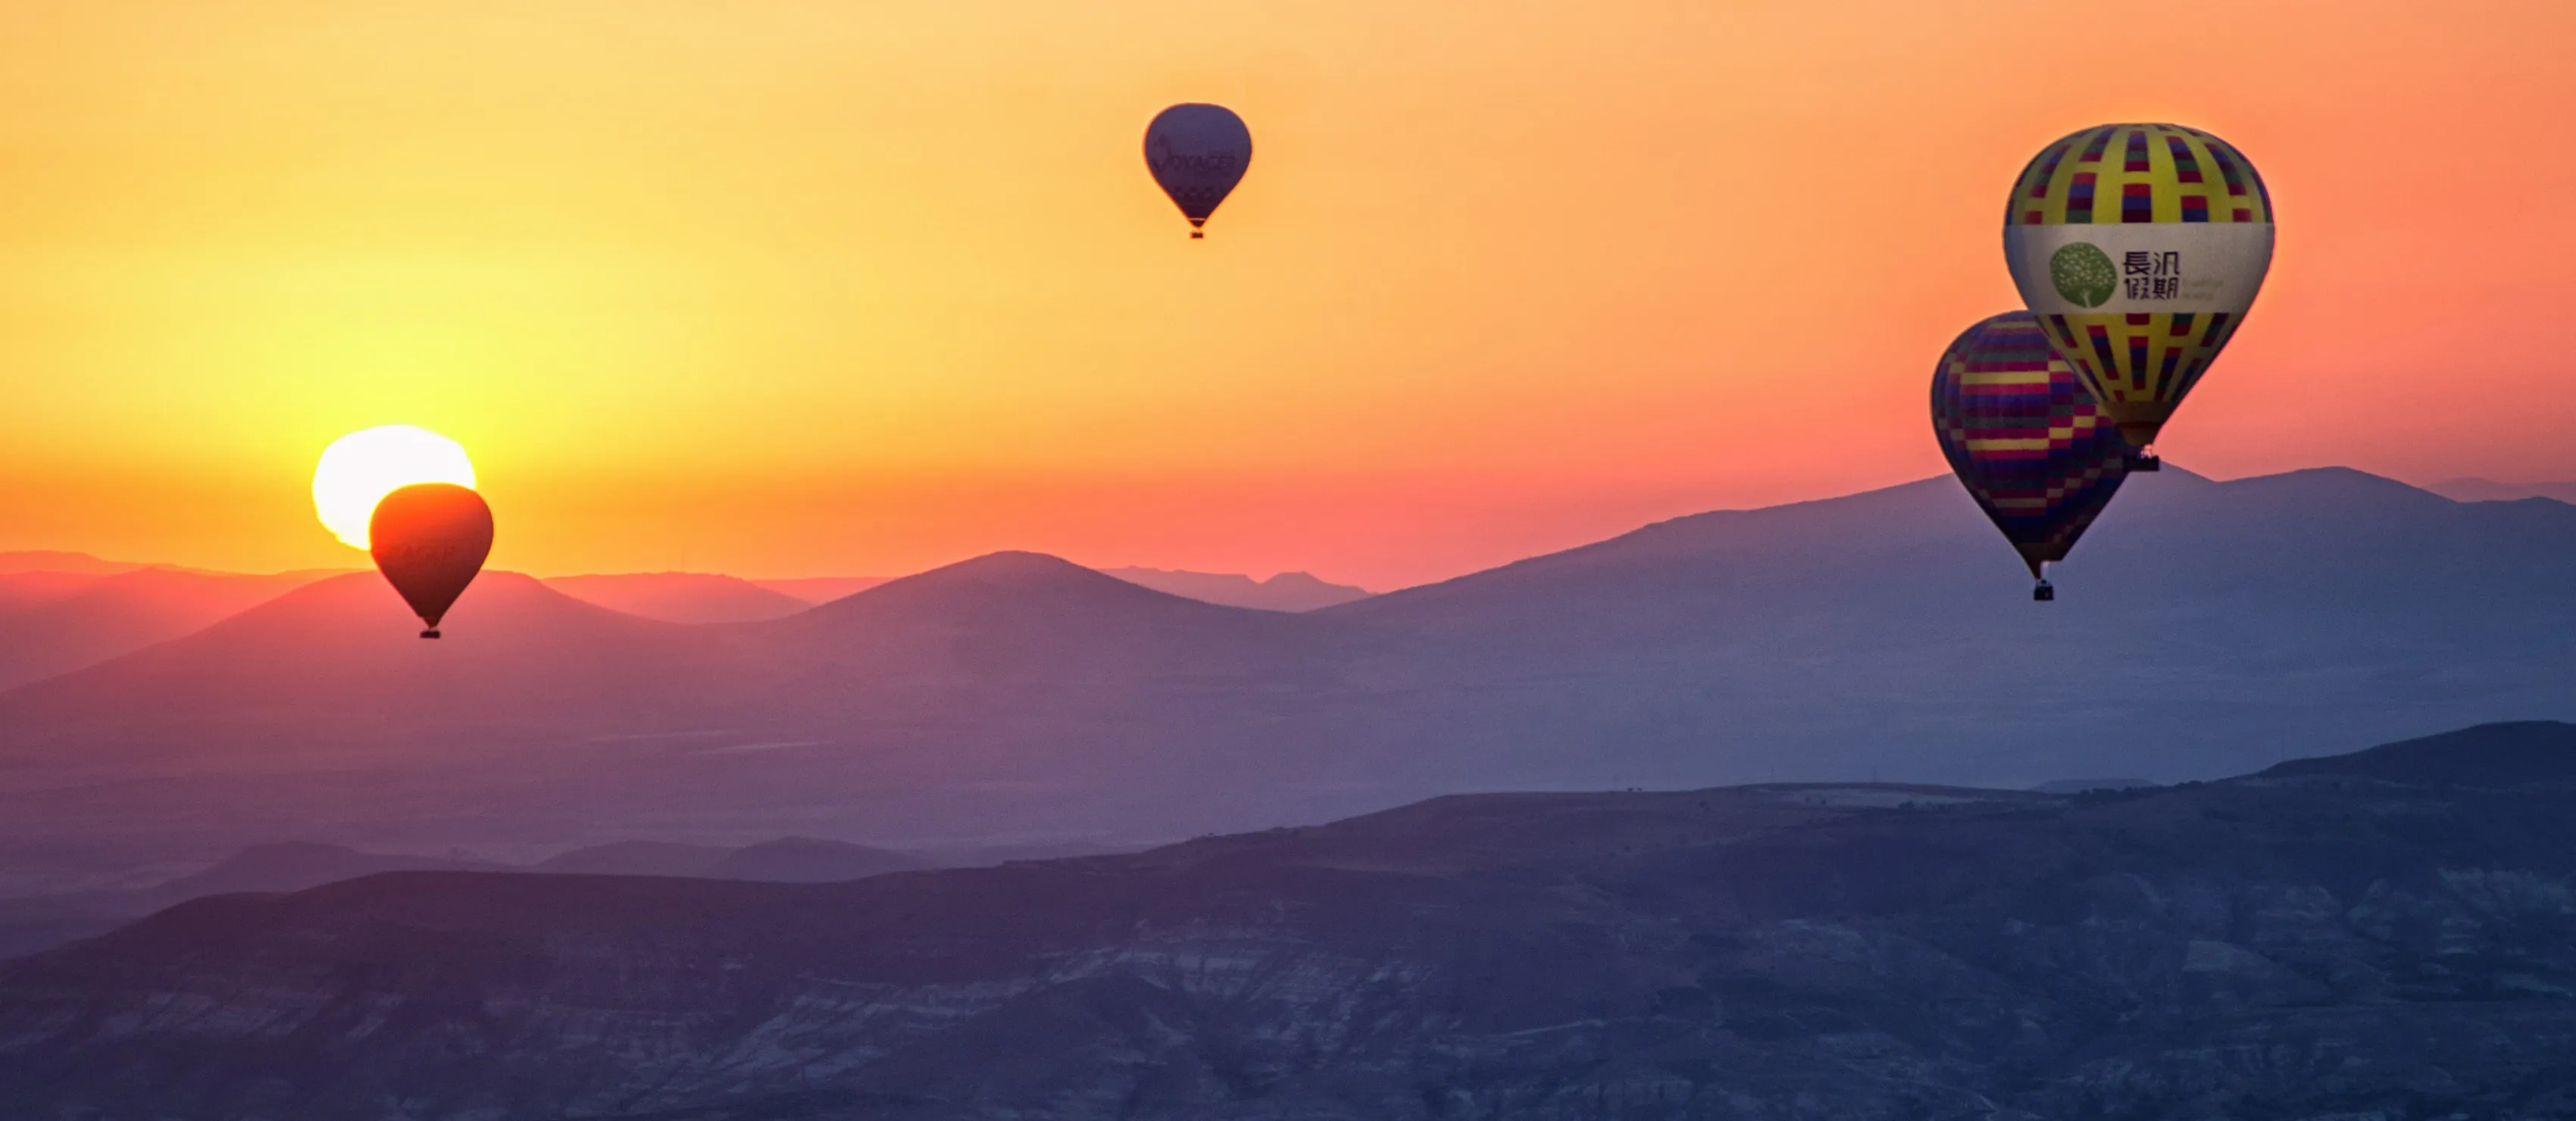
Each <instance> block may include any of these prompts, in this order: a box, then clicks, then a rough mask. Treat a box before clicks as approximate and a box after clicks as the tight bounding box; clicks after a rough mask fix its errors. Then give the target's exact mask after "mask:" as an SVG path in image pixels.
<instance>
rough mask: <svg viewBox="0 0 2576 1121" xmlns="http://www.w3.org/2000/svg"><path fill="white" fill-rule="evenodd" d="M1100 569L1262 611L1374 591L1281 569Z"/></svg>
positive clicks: (1346, 599)
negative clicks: (1257, 573)
mask: <svg viewBox="0 0 2576 1121" xmlns="http://www.w3.org/2000/svg"><path fill="white" fill-rule="evenodd" d="M1100 571H1102V572H1105V573H1107V574H1109V575H1111V576H1115V577H1117V578H1119V579H1121V580H1125V581H1127V582H1129V583H1131V584H1142V585H1144V586H1146V587H1148V588H1152V589H1154V590H1156V591H1162V592H1170V593H1172V594H1173V595H1176V596H1188V597H1190V598H1191V599H1196V600H1204V601H1206V602H1208V603H1221V604H1224V605H1226V606H1228V607H1252V608H1258V609H1260V610H1263V611H1313V610H1316V609H1318V608H1324V607H1335V606H1339V605H1341V604H1345V603H1350V602H1352V601H1354V600H1362V599H1367V598H1368V597H1369V596H1371V595H1374V594H1375V593H1373V592H1371V591H1369V590H1368V589H1366V588H1358V587H1352V586H1350V585H1348V584H1328V583H1325V582H1324V581H1322V580H1318V579H1316V578H1315V577H1313V576H1311V575H1308V574H1307V573H1303V572H1282V573H1279V574H1277V575H1274V576H1272V577H1270V578H1269V579H1267V580H1255V579H1253V578H1252V577H1249V576H1245V575H1241V574H1239V573H1215V572H1187V571H1182V570H1177V569H1162V568H1135V567H1128V568H1104V569H1101V570H1100Z"/></svg>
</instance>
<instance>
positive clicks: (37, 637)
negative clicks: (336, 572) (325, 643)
mask: <svg viewBox="0 0 2576 1121" xmlns="http://www.w3.org/2000/svg"><path fill="white" fill-rule="evenodd" d="M53 556H54V555H51V554H48V555H47V558H48V559H51V558H53ZM90 567H92V568H95V567H98V566H95V565H93V566H90ZM109 567H113V566H109ZM327 575H329V574H328V573H321V572H289V573H281V574H278V575H274V576H241V575H232V574H225V573H206V572H190V571H186V570H183V569H175V568H158V567H155V568H132V569H128V570H126V571H122V572H110V573H106V574H99V573H96V572H93V571H79V572H70V573H61V572H49V571H30V572H25V573H19V574H13V575H9V576H0V689H6V688H9V687H11V686H16V685H23V684H26V683H28V682H32V681H40V680H43V679H45V678H48V677H53V676H55V675H57V674H62V673H66V672H69V671H71V670H76V669H80V668H82V667H84V666H90V665H95V664H97V663H99V662H103V661H106V660H108V659H110V658H114V657H116V656H118V655H121V654H126V653H130V652H132V651H136V650H140V649H142V648H144V647H146V646H150V645H152V644H154V643H157V642H166V641H168V640H170V639H173V638H178V637H180V636H182V635H186V634H190V633H193V632H195V631H198V630H201V629H203V628H205V627H207V626H209V625H211V624H213V623H215V622H216V621H218V620H221V619H224V618H227V617H229V616H232V615H235V614H238V613H240V612H242V611H244V610H247V609H248V608H250V607H253V606H255V605H258V604H261V603H265V602H267V601H269V600H271V599H275V598H276V597H278V596H280V595H283V594H285V593H287V592H288V591H291V590H293V589H295V588H298V587H302V586H303V585H305V584H308V583H311V582H313V581H315V580H318V579H321V578H323V577H325V576H327Z"/></svg>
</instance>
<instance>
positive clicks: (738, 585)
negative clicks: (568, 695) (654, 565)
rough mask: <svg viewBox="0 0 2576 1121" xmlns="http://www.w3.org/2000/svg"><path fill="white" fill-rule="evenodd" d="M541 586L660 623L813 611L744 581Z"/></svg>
mask: <svg viewBox="0 0 2576 1121" xmlns="http://www.w3.org/2000/svg"><path fill="white" fill-rule="evenodd" d="M545 584H546V586H547V587H549V588H553V589H554V590H556V591H558V592H562V593H563V594H565V595H568V596H571V597H572V598H574V599H577V600H581V601H582V602H584V603H595V604H598V605H599V606H601V607H605V608H608V609H609V610H611V611H623V612H625V613H627V614H629V615H636V616H641V617H643V618H646V619H656V620H660V621H661V622H665V623H750V622H758V621H760V620H762V619H780V618H785V617H787V616H789V615H793V614H795V613H797V612H799V611H803V610H805V609H806V608H807V607H810V606H813V605H812V604H809V603H807V602H805V601H804V600H801V599H798V598H796V597H794V596H791V595H788V594H786V593H784V592H776V591H771V590H770V589H768V588H764V587H761V586H759V585H757V584H754V583H752V582H751V581H749V580H743V579H738V578H736V577H732V576H717V575H711V574H708V573H703V572H632V573H624V574H619V575H612V576H551V577H548V578H546V581H545Z"/></svg>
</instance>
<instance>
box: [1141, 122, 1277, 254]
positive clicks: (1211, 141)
mask: <svg viewBox="0 0 2576 1121" xmlns="http://www.w3.org/2000/svg"><path fill="white" fill-rule="evenodd" d="M1251 166H1252V132H1251V130H1249V129H1246V128H1244V127H1243V118H1241V117H1238V116H1235V115H1234V111H1233V110H1230V109H1227V108H1226V107H1225V106H1222V105H1202V104H1198V103H1196V102H1192V103H1190V104H1186V105H1175V106H1172V107H1171V108H1169V109H1165V110H1163V111H1162V112H1160V113H1156V114H1154V123H1152V124H1149V125H1146V126H1145V170H1147V171H1150V172H1153V173H1154V182H1156V183H1159V184H1161V185H1162V187H1163V193H1164V194H1167V195H1170V196H1172V203H1173V204H1174V205H1176V206H1178V207H1180V208H1181V213H1182V214H1184V215H1186V216H1188V218H1189V220H1190V236H1191V237H1193V238H1201V237H1206V236H1207V234H1206V233H1205V232H1203V231H1202V230H1201V229H1200V227H1202V226H1205V225H1207V220H1208V215H1210V214H1214V213H1216V208H1217V204H1218V203H1221V202H1224V201H1225V196H1226V195H1227V194H1229V193H1231V192H1233V190H1234V185H1235V184H1237V183H1240V182H1243V172H1244V169H1246V168H1249V167H1251Z"/></svg>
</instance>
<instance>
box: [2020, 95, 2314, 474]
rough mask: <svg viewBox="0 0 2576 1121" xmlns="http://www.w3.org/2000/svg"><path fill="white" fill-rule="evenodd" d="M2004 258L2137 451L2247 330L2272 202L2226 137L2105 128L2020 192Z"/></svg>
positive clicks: (2025, 180)
mask: <svg viewBox="0 0 2576 1121" xmlns="http://www.w3.org/2000/svg"><path fill="white" fill-rule="evenodd" d="M2004 257H2005V260H2006V261H2007V262H2008V263H2009V264H2010V265H2011V267H2012V277H2013V284H2014V285H2015V286H2016V287H2019V288H2020V289H2021V298H2022V301H2023V302H2024V303H2026V304H2028V305H2029V306H2030V310H2031V311H2032V312H2033V313H2034V314H2037V315H2038V316H2039V317H2040V320H2041V321H2042V322H2044V323H2046V324H2047V325H2048V331H2049V334H2050V336H2051V337H2052V338H2053V339H2054V341H2055V342H2056V343H2057V349H2058V352H2059V353H2060V354H2062V355H2064V356H2065V357H2066V360H2067V361H2068V362H2069V363H2070V364H2071V365H2073V366H2074V367H2075V373H2076V375H2077V376H2078V377H2081V378H2083V379H2084V384H2085V387H2086V388H2088V389H2090V390H2092V391H2093V395H2094V398H2095V399H2096V400H2098V401H2100V402H2101V405H2102V411H2103V412H2105V413H2108V414H2110V417H2111V419H2112V420H2113V421H2114V422H2116V423H2117V424H2118V425H2119V426H2120V431H2121V433H2122V434H2123V435H2125V436H2127V437H2128V438H2129V442H2130V443H2131V444H2133V445H2135V446H2137V447H2138V448H2141V449H2144V448H2146V447H2147V446H2148V445H2150V444H2153V443H2154V442H2155V439H2156V434H2157V432H2158V431H2159V430H2160V429H2162V428H2163V427H2164V424H2165V421H2166V420H2167V419H2168V418H2170V417H2171V416H2172V415H2173V411H2174V407H2175V406H2177V405H2180V404H2182V399H2183V396H2184V395H2185V394H2188V393H2190V392H2191V387H2192V386H2193V385H2194V384H2195V383H2197V382H2199V381H2200V378H2201V375H2203V374H2205V373H2207V372H2208V370H2209V364H2210V363H2211V362H2213V361H2215V360H2216V359H2217V358H2218V352H2219V351H2220V350H2221V349H2223V348H2225V347H2226V346H2227V340H2228V339H2229V338H2230V337H2231V336H2233V335H2234V334H2235V333H2236V328H2237V326H2238V325H2239V324H2241V323H2243V322H2244V321H2245V311H2246V309H2247V308H2249V307H2251V306H2253V303H2254V294H2255V293H2256V292H2257V291H2260V290H2261V289H2262V287H2263V274H2264V272H2265V271H2267V270H2268V269H2270V267H2271V264H2272V196H2271V195H2270V193H2269V192H2267V191H2265V190H2264V188H2263V177H2262V176H2260V175H2257V174H2255V172H2254V164H2253V162H2252V161H2249V160H2247V159H2246V158H2245V157H2244V155H2243V154H2241V153H2239V152H2238V151H2237V150H2236V149H2235V148H2233V147H2230V146H2229V145H2228V143H2227V142H2226V141H2224V140H2220V139H2219V138H2217V137H2215V136H2211V135H2210V134H2208V133H2206V132H2202V131H2200V130H2199V129H2194V128H2185V127H2183V126H2181V125H2151V124H2126V125H2102V126H2100V127H2098V128H2088V129H2085V130H2084V131H2082V132H2079V133H2076V134H2074V135H2072V136H2068V137H2066V138H2065V139H2062V140H2059V141H2058V142H2057V143H2055V144H2051V145H2049V146H2048V147H2047V148H2046V149H2044V150H2042V151H2041V152H2040V153H2039V155H2038V156H2036V157H2034V158H2033V159H2032V160H2031V161H2030V165H2029V166H2028V167H2025V168H2023V169H2022V173H2021V178H2020V179H2018V180H2016V181H2014V183H2013V192H2012V203H2011V205H2010V206H2009V207H2008V208H2007V209H2006V211H2005V214H2004Z"/></svg>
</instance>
